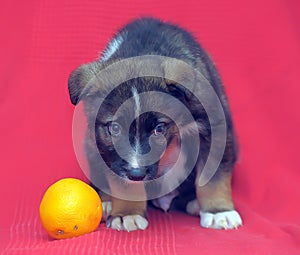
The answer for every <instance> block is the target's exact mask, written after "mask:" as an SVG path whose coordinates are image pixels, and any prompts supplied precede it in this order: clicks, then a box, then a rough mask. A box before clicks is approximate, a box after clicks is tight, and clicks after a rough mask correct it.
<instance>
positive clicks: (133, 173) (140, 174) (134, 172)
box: [127, 168, 146, 181]
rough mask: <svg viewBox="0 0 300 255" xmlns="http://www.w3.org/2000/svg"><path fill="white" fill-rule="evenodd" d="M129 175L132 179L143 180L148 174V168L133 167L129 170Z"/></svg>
mask: <svg viewBox="0 0 300 255" xmlns="http://www.w3.org/2000/svg"><path fill="white" fill-rule="evenodd" d="M127 176H128V178H129V179H130V180H133V181H141V180H143V179H144V178H145V176H146V169H145V168H132V169H130V170H128V173H127Z"/></svg>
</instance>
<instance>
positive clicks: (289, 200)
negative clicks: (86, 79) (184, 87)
mask: <svg viewBox="0 0 300 255" xmlns="http://www.w3.org/2000/svg"><path fill="white" fill-rule="evenodd" d="M140 15H151V16H155V17H160V18H162V19H163V20H171V21H174V22H177V23H179V24H181V25H182V26H183V27H186V28H188V29H189V30H190V31H193V32H194V34H195V36H196V37H197V38H198V39H199V41H201V42H202V44H203V46H204V47H205V48H206V49H207V50H208V51H209V53H210V55H211V56H212V57H213V59H214V61H215V62H216V65H217V66H218V68H219V70H220V73H221V76H222V77H223V80H224V83H225V86H226V91H227V93H228V96H229V100H230V105H231V109H232V112H233V118H234V121H235V125H236V129H237V134H238V137H239V143H240V149H241V153H240V160H239V163H238V165H237V167H236V171H235V174H234V179H233V197H234V200H235V203H236V207H237V209H238V210H239V212H240V213H241V216H242V218H243V221H244V225H243V227H241V228H240V229H238V230H234V231H221V230H208V229H203V228H201V227H200V226H199V218H196V217H190V216H187V215H185V214H183V213H179V212H171V213H168V214H164V213H162V212H160V211H156V210H152V211H150V216H149V221H150V227H149V228H148V229H147V230H146V231H138V232H133V233H124V232H117V231H112V230H109V229H106V228H105V227H104V225H103V224H102V225H100V227H99V229H98V230H97V231H96V232H94V233H91V234H88V235H85V236H82V237H78V238H76V239H69V240H61V241H54V240H51V239H49V238H48V237H47V234H46V233H45V232H44V230H43V229H42V226H41V223H40V220H39V216H38V207H39V203H40V200H41V198H42V196H43V193H44V192H45V190H46V188H47V187H48V186H49V185H50V184H52V183H53V182H55V181H57V180H58V179H61V178H63V177H76V178H80V179H85V177H84V175H83V173H82V172H81V170H80V168H79V166H78V163H77V161H76V157H75V154H74V151H73V145H72V114H73V110H74V107H73V106H72V105H71V103H70V102H69V97H68V92H67V79H68V76H69V74H70V72H71V71H72V70H73V69H74V68H76V67H77V66H78V65H79V64H81V63H84V62H88V61H92V60H94V59H96V58H97V57H98V55H99V52H100V51H101V50H103V48H104V46H105V45H106V43H107V42H108V40H109V38H110V37H111V36H112V34H113V33H114V32H115V30H116V29H117V28H119V27H120V26H122V25H123V24H124V23H125V22H127V21H128V20H130V19H132V18H134V17H136V16H140ZM299 17H300V5H299V1H297V0H290V1H280V0H264V1H262V0H251V1H240V0H228V1H219V0H211V1H202V0H200V1H198V0H194V1H175V0H172V1H170V0H166V1H159V0H143V1H141V0H132V1H129V0H127V1H126V0H120V1H109V0H107V1H92V0H90V1H82V0H73V1H68V0H59V1H58V0H39V1H37V0H29V1H17V2H16V1H8V0H6V1H2V3H1V8H0V24H1V26H0V31H1V33H0V37H1V38H0V57H1V58H0V70H1V71H0V82H1V87H0V88H1V90H0V119H1V125H0V130H1V132H0V134H1V156H0V158H1V185H0V195H1V204H0V207H1V210H0V213H1V217H0V253H1V254H84V255H85V254H131V255H132V254H133V255H134V254H163V255H167V254H172V255H173V254H178V255H179V254H224V255H225V254H251V255H252V254H259V255H260V254H272V255H274V254H278V255H283V254H288V255H291V254H300V217H299V212H300V192H299V182H300V171H299V170H300V169H299V147H298V146H299V144H300V135H299V126H300V114H299V109H300V100H299V94H300V86H299V84H300V76H299V73H300V29H299V27H300V18H299Z"/></svg>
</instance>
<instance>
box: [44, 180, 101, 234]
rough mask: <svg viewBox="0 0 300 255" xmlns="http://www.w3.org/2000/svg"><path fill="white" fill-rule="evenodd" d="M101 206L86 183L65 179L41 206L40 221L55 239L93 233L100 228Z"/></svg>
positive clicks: (60, 181)
mask: <svg viewBox="0 0 300 255" xmlns="http://www.w3.org/2000/svg"><path fill="white" fill-rule="evenodd" d="M101 217H102V204H101V200H100V197H99V195H98V194H97V192H96V191H95V190H94V189H93V188H92V187H90V186H89V185H88V184H86V183H85V182H83V181H80V180H78V179H73V178H65V179H61V180H59V181H57V182H56V183H54V184H52V185H51V186H50V187H49V188H48V189H47V191H46V192H45V194H44V196H43V198H42V201H41V204H40V218H41V221H42V225H43V227H44V228H45V230H46V231H47V233H48V234H49V235H50V236H51V237H53V238H55V239H64V238H71V237H75V236H80V235H83V234H86V233H90V232H92V231H94V230H96V228H97V227H98V226H99V223H100V221H101Z"/></svg>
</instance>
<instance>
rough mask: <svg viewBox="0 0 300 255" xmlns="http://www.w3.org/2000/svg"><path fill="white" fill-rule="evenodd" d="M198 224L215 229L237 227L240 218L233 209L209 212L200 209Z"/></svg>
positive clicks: (240, 220)
mask: <svg viewBox="0 0 300 255" xmlns="http://www.w3.org/2000/svg"><path fill="white" fill-rule="evenodd" d="M200 217H201V221H200V224H201V226H202V227H204V228H215V229H233V228H235V229H237V228H238V227H239V226H241V225H242V219H241V216H240V215H239V213H238V212H237V211H235V210H232V211H225V212H219V213H209V212H201V211H200Z"/></svg>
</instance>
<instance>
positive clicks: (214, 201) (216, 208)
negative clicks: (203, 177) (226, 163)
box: [196, 173, 234, 213]
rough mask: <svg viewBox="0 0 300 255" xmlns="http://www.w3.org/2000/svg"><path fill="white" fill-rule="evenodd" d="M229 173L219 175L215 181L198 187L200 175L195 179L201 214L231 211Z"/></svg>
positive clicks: (232, 207)
mask: <svg viewBox="0 0 300 255" xmlns="http://www.w3.org/2000/svg"><path fill="white" fill-rule="evenodd" d="M231 176H232V174H231V173H220V174H219V176H218V177H217V179H216V180H212V181H210V182H209V183H207V184H206V185H205V186H202V187H200V186H198V185H197V183H198V180H199V177H200V175H198V176H197V178H196V191H197V199H198V202H199V204H200V210H201V211H203V212H212V213H215V212H220V211H227V210H233V209H234V206H233V202H232V197H231Z"/></svg>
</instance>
